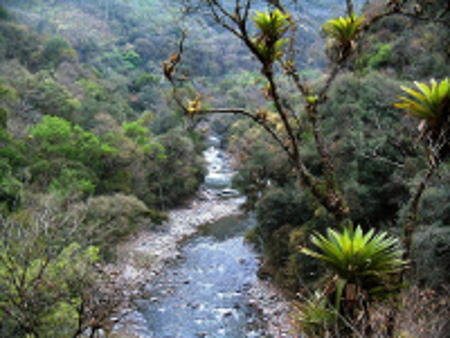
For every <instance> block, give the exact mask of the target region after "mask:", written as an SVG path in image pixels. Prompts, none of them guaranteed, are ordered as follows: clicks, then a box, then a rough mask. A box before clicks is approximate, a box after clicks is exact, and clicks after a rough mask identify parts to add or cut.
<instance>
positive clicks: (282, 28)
mask: <svg viewBox="0 0 450 338" xmlns="http://www.w3.org/2000/svg"><path fill="white" fill-rule="evenodd" d="M252 20H253V21H254V23H255V25H256V27H257V28H258V30H259V32H258V34H257V36H256V39H255V41H254V43H255V46H256V48H257V49H258V52H259V54H260V56H261V57H262V59H263V60H264V62H267V63H269V64H271V63H273V62H275V61H276V60H277V59H279V58H280V57H281V56H282V55H283V49H284V44H285V43H286V42H288V41H289V39H282V36H283V35H284V34H285V33H286V31H287V30H288V28H289V25H290V15H289V14H284V13H282V12H281V11H280V10H278V9H275V10H274V11H272V12H264V13H263V12H256V15H255V17H253V18H252Z"/></svg>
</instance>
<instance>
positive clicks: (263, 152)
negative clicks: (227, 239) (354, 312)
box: [0, 0, 450, 336]
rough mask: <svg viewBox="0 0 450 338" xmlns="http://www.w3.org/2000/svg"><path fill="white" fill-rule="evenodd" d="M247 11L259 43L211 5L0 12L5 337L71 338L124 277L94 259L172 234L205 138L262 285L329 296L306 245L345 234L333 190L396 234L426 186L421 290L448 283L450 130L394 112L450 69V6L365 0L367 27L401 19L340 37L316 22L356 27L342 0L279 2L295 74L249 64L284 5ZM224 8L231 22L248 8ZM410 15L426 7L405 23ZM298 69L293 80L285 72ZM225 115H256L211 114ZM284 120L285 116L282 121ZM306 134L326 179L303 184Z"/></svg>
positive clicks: (361, 7)
mask: <svg viewBox="0 0 450 338" xmlns="http://www.w3.org/2000/svg"><path fill="white" fill-rule="evenodd" d="M250 2H251V4H252V7H251V13H250V16H249V17H247V19H248V28H249V30H250V35H249V36H250V39H249V40H248V41H250V43H249V44H247V45H246V44H245V41H243V40H242V39H241V40H239V39H237V38H236V34H234V35H233V34H232V33H230V31H229V29H227V27H224V25H220V24H218V23H217V21H218V20H217V17H215V16H214V15H213V14H211V12H210V11H209V10H210V8H211V7H208V6H207V5H208V4H209V6H211V4H212V3H217V2H215V1H213V2H208V1H206V2H205V1H200V0H199V1H196V0H191V1H189V0H183V1H181V0H180V1H176V0H170V1H162V0H111V1H109V0H92V1H88V0H64V1H55V0H3V1H0V145H1V147H0V214H1V216H2V218H1V220H2V230H1V234H0V235H1V237H0V250H1V256H0V277H2V278H0V280H2V281H0V290H1V293H2V294H1V295H0V309H1V310H0V311H1V312H0V322H1V323H2V324H0V330H2V331H1V332H4V333H5V334H7V335H13V334H15V333H17V334H18V335H19V336H22V335H26V334H31V335H36V336H38V335H40V334H42V332H45V333H44V335H52V336H56V335H57V334H60V333H61V335H62V336H67V335H73V331H74V330H76V328H77V325H78V326H79V325H80V322H78V323H75V322H74V318H77V315H78V318H84V319H87V317H88V316H89V313H87V312H83V311H85V310H86V309H87V308H85V307H83V306H82V304H84V303H83V302H84V301H86V302H88V301H90V299H88V298H89V297H88V298H86V297H85V296H86V294H89V292H91V293H93V290H98V283H103V282H104V281H105V278H106V279H108V280H112V279H113V278H112V277H111V276H109V275H108V274H106V277H105V273H103V272H99V271H97V270H96V269H95V267H94V264H93V263H95V262H97V261H104V260H112V259H113V258H114V257H113V255H112V251H113V250H111V249H113V247H112V246H111V244H116V243H118V242H120V241H121V240H122V239H124V238H127V236H129V235H130V234H134V233H136V232H138V231H139V230H140V229H142V228H143V227H145V226H149V225H150V224H157V223H160V222H161V221H162V220H163V219H164V217H165V216H164V211H166V210H168V209H169V208H172V207H175V206H179V205H182V204H183V202H185V201H186V200H187V199H189V198H191V197H192V196H193V195H194V194H195V192H196V191H197V189H198V187H199V185H200V184H201V183H202V181H203V176H204V166H203V160H202V158H201V152H202V150H203V149H204V145H203V142H202V141H203V138H204V136H205V135H207V133H208V132H209V131H213V132H215V133H219V134H221V136H222V138H223V140H224V143H225V144H226V145H227V146H228V149H229V151H230V152H232V154H233V155H234V157H235V160H236V169H237V170H238V171H239V173H238V175H237V176H236V177H235V182H234V183H235V186H236V187H238V188H239V189H240V190H241V191H243V192H244V193H245V194H246V195H247V196H248V207H249V208H250V209H254V210H255V211H256V214H257V217H258V220H259V223H258V226H257V227H256V228H255V230H254V231H252V232H251V233H249V234H248V238H249V239H250V240H252V241H254V242H255V243H259V244H260V245H261V249H262V250H263V253H264V257H265V258H264V264H263V265H262V267H261V270H260V275H261V277H270V278H273V279H274V280H275V281H277V282H278V284H279V285H281V286H282V287H283V288H284V289H285V290H287V291H288V293H290V294H291V295H294V294H296V293H297V292H298V291H299V290H302V289H303V288H304V287H311V288H315V287H316V286H317V285H324V284H325V282H324V280H326V279H325V276H326V274H325V269H324V268H323V266H322V265H320V264H318V263H317V260H314V259H313V258H311V257H310V256H306V255H304V254H302V253H301V252H300V250H299V247H304V246H308V245H309V243H310V235H311V234H313V233H316V232H317V231H318V232H321V233H324V231H325V229H326V228H329V227H335V226H338V225H339V224H338V223H339V222H337V220H336V217H335V216H336V215H333V212H332V205H331V204H332V203H331V204H330V203H329V201H330V200H331V197H330V196H331V195H332V194H331V193H336V192H337V191H338V190H339V194H336V196H338V197H339V198H342V200H345V201H346V207H348V210H350V211H349V212H348V213H347V209H346V210H345V214H346V216H345V217H341V218H339V217H338V220H339V221H341V220H342V219H344V218H348V219H349V220H351V223H352V224H355V225H361V226H362V228H363V229H364V231H368V230H369V229H375V230H377V231H381V230H383V231H384V230H385V231H388V232H389V233H390V234H394V235H397V236H398V237H401V236H402V233H403V232H404V230H405V227H404V225H405V220H407V219H408V217H409V216H408V215H409V213H410V209H411V208H410V205H411V201H414V196H415V194H417V191H418V189H419V188H420V187H421V182H423V180H424V177H427V180H426V181H425V183H426V184H424V188H423V189H422V190H423V191H421V194H420V197H421V199H420V203H417V204H418V205H417V210H418V213H417V214H416V215H415V216H417V217H414V221H417V225H418V227H417V231H416V232H415V236H414V241H413V245H412V248H413V250H412V260H413V261H414V268H415V270H414V272H415V273H414V274H413V276H412V277H411V281H412V282H413V283H417V284H418V285H420V286H421V287H432V288H433V289H434V290H437V291H439V292H442V293H445V292H446V290H447V291H448V285H449V273H448V271H449V270H448V261H449V259H448V258H449V246H448V243H449V238H450V231H449V225H450V198H449V196H450V193H449V191H450V171H449V162H448V156H447V155H448V154H447V153H448V151H447V147H448V140H447V139H446V140H444V143H441V145H442V144H443V146H442V150H439V149H438V150H437V152H438V155H439V156H437V155H436V153H433V151H434V150H433V149H431V148H430V144H432V143H433V142H432V141H433V137H434V136H435V135H434V136H433V131H435V130H443V131H444V132H443V135H446V134H445V130H446V129H445V128H442V129H439V126H440V125H442V126H444V127H445V126H447V125H448V119H447V120H439V123H437V125H438V127H436V124H435V125H433V124H432V123H428V129H423V128H424V125H425V126H426V125H427V124H426V123H427V122H426V119H422V124H421V126H422V127H421V128H422V129H421V131H422V135H421V133H420V132H419V131H418V130H417V126H418V125H419V123H420V121H419V122H418V121H417V120H415V119H412V118H408V117H406V115H405V114H404V112H402V111H401V110H399V109H398V108H395V107H394V106H393V104H394V103H396V102H398V101H399V100H400V99H399V98H398V96H399V95H404V94H405V93H404V92H402V89H401V86H407V87H409V88H414V87H413V86H414V84H413V83H412V81H420V82H423V83H426V84H429V83H430V80H431V79H436V80H437V81H438V82H439V83H441V82H444V79H445V78H446V77H448V74H449V73H450V66H449V64H450V62H449V54H448V46H449V38H450V34H448V32H449V29H448V20H449V19H448V11H449V8H448V4H447V3H446V2H445V1H431V2H429V1H417V3H416V2H414V4H411V6H409V5H408V4H407V2H403V1H390V2H389V3H388V4H387V3H386V2H384V1H362V0H361V1H354V6H355V7H354V9H355V13H356V14H355V15H360V14H361V13H362V12H364V13H365V17H364V18H365V19H362V21H363V22H368V21H370V18H373V17H376V16H377V15H378V13H380V11H382V10H383V9H384V8H388V10H391V11H392V13H393V15H386V16H385V17H384V16H383V17H380V18H377V19H376V20H374V22H373V23H372V22H371V25H370V27H368V28H367V29H364V30H361V31H359V30H357V33H358V34H359V35H358V39H350V40H351V41H350V40H349V41H346V43H342V44H341V45H339V44H336V43H333V39H332V38H330V35H329V36H328V37H327V36H326V34H325V32H324V28H323V27H322V25H323V24H324V23H325V22H326V21H327V20H328V19H329V18H332V17H334V18H337V17H338V16H340V15H342V16H344V17H345V15H346V9H345V8H346V5H348V4H349V3H350V2H349V1H343V0H342V1H332V0H321V1H309V0H308V1H294V0H292V1H282V2H283V5H284V6H286V7H285V8H287V9H289V13H290V14H289V15H288V16H283V15H284V14H283V13H282V12H279V13H280V14H278V15H279V16H280V18H282V20H281V21H282V22H284V23H285V24H286V25H287V26H288V25H291V23H292V22H295V23H296V25H295V27H296V30H295V36H294V33H293V32H294V30H293V29H292V28H289V29H288V28H286V32H288V33H286V32H283V34H285V33H286V36H287V34H290V35H289V38H287V40H286V41H285V42H283V43H282V44H285V45H288V41H294V37H295V44H292V45H291V46H289V48H290V49H289V51H290V53H291V52H292V59H290V60H289V62H291V63H289V62H287V61H286V60H285V59H284V57H285V56H286V55H287V54H288V53H287V52H286V51H287V48H286V49H280V51H279V53H278V54H275V55H272V56H270V55H269V54H270V53H269V54H267V53H266V54H264V53H263V52H264V49H260V50H259V52H256V53H255V52H254V51H253V53H252V52H250V53H249V50H248V46H249V45H250V46H259V47H260V48H264V47H267V45H264V44H266V43H267V41H270V39H268V38H267V36H266V37H265V36H264V34H262V33H261V32H260V31H258V29H260V28H261V27H263V26H261V25H260V26H258V20H257V18H258V14H257V13H258V11H259V12H260V13H266V12H267V13H274V12H275V8H276V7H277V3H278V2H277V1H263V0H261V1H256V0H255V1H250ZM220 3H221V4H223V9H224V10H225V11H231V12H232V11H233V10H235V6H236V3H239V2H236V1H235V0H227V1H222V2H220ZM268 3H271V5H268ZM403 5H404V6H409V7H408V10H411V11H412V12H408V13H413V14H411V15H400V14H402V13H401V11H400V10H399V11H398V13H397V12H395V10H396V7H395V6H403ZM278 7H279V6H278ZM238 9H239V7H238ZM239 10H242V8H240V9H239ZM268 11H269V12H268ZM392 13H391V14H392ZM236 17H237V16H236ZM236 17H234V16H233V15H230V16H229V19H230V20H231V22H233V20H236ZM261 17H263V16H261ZM367 18H369V19H367ZM272 19H273V18H272ZM290 20H292V22H291V21H290ZM342 20H344V19H342ZM352 20H353V21H352ZM352 20H350V21H351V22H352V23H353V22H354V21H355V20H354V19H352ZM364 20H366V21H364ZM235 22H236V21H235ZM292 26H293V25H292ZM325 30H326V29H325ZM183 32H185V33H186V38H185V40H183V45H182V47H183V50H182V53H181V50H180V41H181V39H182V37H183ZM283 34H281V35H283ZM279 38H280V37H279V36H277V37H276V39H275V40H277V39H279ZM271 48H274V47H273V46H271ZM257 50H258V49H257ZM266 52H267V50H266ZM269 52H270V48H269ZM272 52H273V50H272ZM178 53H179V54H178ZM258 53H259V54H258ZM265 57H266V58H265ZM261 60H262V61H263V62H262V64H261ZM268 60H269V61H268ZM342 60H343V61H342ZM164 61H166V65H167V62H171V63H172V65H174V66H175V65H176V66H177V67H178V68H177V69H176V72H175V69H172V71H173V72H174V74H176V76H177V81H171V79H170V75H171V74H172V73H169V76H167V72H166V74H164V68H163V62H164ZM179 61H181V63H180V64H179ZM294 65H295V67H296V68H297V69H298V73H296V74H295V75H296V76H298V77H297V80H298V81H297V82H296V81H292V80H291V79H290V78H289V76H290V75H292V74H293V73H294V72H293V71H292V66H294ZM335 65H338V67H334V66H335ZM333 67H334V68H333ZM166 70H167V68H166ZM334 71H335V74H338V75H337V76H336V77H332V80H333V81H330V82H329V83H328V82H327V81H328V80H327V79H328V78H329V77H328V76H329V74H330V72H331V74H333V72H334ZM272 72H273V73H272ZM290 72H291V73H290ZM274 73H275V74H276V75H274V76H273V74H274ZM164 75H166V76H164ZM272 76H273V77H272ZM268 78H269V79H271V80H272V81H268ZM294 79H295V78H294ZM275 84H276V85H277V87H276V88H277V89H276V91H277V92H275V89H274V88H275V86H274V85H275ZM328 85H329V86H328ZM324 86H328V87H326V90H325V91H324V92H325V94H326V95H322V96H320V95H319V94H318V93H320V92H321V90H320V88H323V87H324ZM298 88H300V89H301V90H300V92H299V91H298ZM276 93H279V95H275V94H276ZM174 98H175V99H177V98H178V99H179V101H178V102H176V100H174ZM445 102H448V101H444V104H443V105H442V106H445V104H447V106H445V107H448V103H445ZM180 103H181V104H180ZM277 104H278V106H277ZM183 105H185V107H184V106H183ZM224 107H232V108H233V109H234V112H236V111H238V112H241V111H242V110H244V109H245V111H248V112H250V113H249V114H247V116H240V114H235V113H234V114H230V115H225V114H209V113H208V114H206V113H205V114H201V113H202V111H206V112H208V111H209V112H213V111H214V109H217V108H224ZM319 108H320V109H319ZM316 110H317V111H316ZM283 111H287V112H288V113H289V114H291V115H289V118H288V119H286V120H283V119H282V117H283V114H279V116H277V112H283ZM447 111H448V110H447ZM216 112H217V111H216ZM316 113H317V115H315V114H316ZM444 114H445V113H444ZM446 114H447V115H448V113H446ZM186 115H189V116H188V117H190V118H187V116H186ZM244 115H245V114H244ZM248 116H251V117H252V118H250V119H248ZM313 117H315V119H314V118H313ZM424 120H425V122H424ZM290 124H292V125H295V128H294V130H288V132H286V130H285V129H284V128H285V127H286V125H290ZM311 125H312V126H313V128H311ZM268 129H269V130H272V131H275V133H279V135H281V138H280V139H279V140H278V141H277V140H274V139H272V138H271V137H268V134H267V130H268ZM318 135H319V136H318ZM320 135H323V139H321V138H320ZM426 136H427V137H428V138H427V137H426ZM289 137H291V139H290V140H289ZM280 140H281V142H279V141H280ZM293 142H294V143H296V144H298V147H297V146H295V149H296V150H294V151H292V153H294V154H295V153H296V151H298V153H299V154H301V161H302V162H301V163H302V165H304V167H307V168H308V174H311V175H312V176H310V177H314V178H318V179H317V180H316V181H315V180H310V181H309V183H308V182H307V180H306V179H305V177H306V178H307V177H309V176H307V175H304V177H303V179H302V180H300V181H302V182H301V183H302V184H300V185H299V179H298V177H299V176H298V174H299V172H301V170H302V168H303V167H302V166H297V167H295V165H293V162H295V161H292V157H291V158H289V152H285V151H284V150H286V149H290V147H293V145H292V143H293ZM280 145H281V147H280ZM318 145H319V146H318ZM283 149H284V150H283ZM292 149H294V148H292ZM323 149H326V150H327V151H326V152H324V151H323ZM430 149H431V150H430ZM440 155H442V156H440ZM294 157H295V156H294ZM298 157H300V156H298ZM328 158H330V159H332V160H333V161H332V162H333V164H332V167H331V170H332V171H333V174H332V175H329V173H328V172H327V169H326V168H327V159H328ZM324 159H325V160H324ZM430 168H433V170H431V169H430ZM428 172H430V175H429V177H428V176H427V173H428ZM326 175H328V178H327V179H328V181H327V182H326V184H323V185H320V183H321V182H322V181H321V178H323V177H324V176H326ZM330 177H331V178H330ZM331 183H332V184H331ZM308 184H309V187H313V188H315V190H314V189H309V190H308ZM425 186H426V189H425ZM422 192H423V194H422ZM320 197H323V198H322V200H321V199H320ZM339 198H337V200H339ZM417 200H418V202H419V199H417ZM324 201H325V202H324ZM342 209H345V208H342ZM330 210H331V211H330ZM343 213H344V212H343ZM348 215H351V216H348ZM340 216H342V215H340ZM49 229H50V230H49ZM25 230H26V231H25ZM24 233H26V236H25V237H24ZM24 238H25V239H26V240H24ZM21 243H26V245H21ZM43 276H44V277H45V278H44V277H43ZM62 276H63V277H62ZM18 280H20V281H21V282H20V283H16V281H18ZM41 280H45V283H40V281H41ZM36 281H37V282H36ZM55 286H58V287H55ZM74 286H77V287H75V288H74ZM96 288H97V289H96ZM72 290H75V291H73V292H72ZM18 295H19V296H18ZM83 297H84V298H83ZM24 304H28V305H27V306H25V305H24ZM22 305H23V306H22ZM84 324H85V323H84ZM84 324H83V325H84ZM48 328H51V329H48ZM78 329H79V327H78ZM46 330H50V331H46ZM58 330H60V332H58ZM69 333H70V334H69ZM79 333H80V332H78V334H79Z"/></svg>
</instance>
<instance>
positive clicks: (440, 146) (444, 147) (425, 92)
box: [394, 78, 450, 159]
mask: <svg viewBox="0 0 450 338" xmlns="http://www.w3.org/2000/svg"><path fill="white" fill-rule="evenodd" d="M414 84H415V85H416V87H417V88H418V90H414V89H411V88H408V87H403V86H402V87H401V88H402V89H403V91H405V92H406V93H408V94H409V95H410V97H412V98H408V97H405V96H399V99H401V100H402V102H398V103H395V104H394V107H396V108H399V109H403V110H405V111H406V113H407V114H408V115H409V116H411V117H414V118H418V119H420V120H421V123H420V125H419V130H420V131H421V134H420V136H419V138H418V140H419V141H420V140H422V139H424V138H425V137H426V136H428V135H429V136H431V137H430V143H431V146H432V148H433V149H435V150H436V151H434V152H433V153H434V156H436V157H438V158H440V159H442V158H443V157H445V156H446V155H447V153H448V151H449V148H450V129H449V124H450V121H449V119H450V85H449V79H448V78H446V79H444V80H442V81H441V83H440V84H438V83H437V82H436V81H435V80H434V79H433V80H431V85H430V86H428V85H427V84H425V83H422V82H414Z"/></svg>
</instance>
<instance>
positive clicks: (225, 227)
mask: <svg viewBox="0 0 450 338" xmlns="http://www.w3.org/2000/svg"><path fill="white" fill-rule="evenodd" d="M204 157H205V159H206V161H207V163H208V169H209V174H208V176H207V177H206V179H205V185H206V186H207V187H208V189H210V191H212V194H215V195H217V196H220V195H221V193H222V192H224V191H225V192H227V195H229V192H230V191H231V192H233V190H231V189H229V187H230V182H231V177H232V174H233V173H232V170H231V169H230V166H229V161H228V160H227V156H226V154H224V153H223V152H222V151H221V150H220V149H219V148H218V140H217V139H214V138H211V140H210V147H209V148H208V150H207V151H205V153H204ZM211 189H212V190H211ZM232 198H233V197H232ZM254 225H255V219H254V218H253V217H252V216H251V215H250V216H229V217H226V218H223V219H221V220H219V221H217V222H215V223H212V224H206V225H204V226H202V227H201V229H200V231H199V233H198V234H197V235H196V236H195V237H193V238H191V239H189V240H187V241H186V242H185V243H184V244H183V248H182V250H181V253H182V258H180V259H178V260H176V261H174V262H172V263H171V264H169V265H168V266H167V268H166V269H165V271H164V273H163V274H162V275H160V276H159V279H158V280H157V281H156V283H155V284H154V286H153V287H152V289H151V294H152V298H151V299H150V300H148V301H143V302H142V303H141V311H140V312H141V317H142V319H143V320H144V321H145V328H142V330H140V332H138V333H140V334H141V335H142V336H144V337H252V336H253V337H260V336H262V335H263V330H264V324H263V323H262V322H261V320H260V318H259V316H258V313H257V310H256V309H255V308H254V307H253V306H251V304H249V301H248V297H247V296H246V291H247V290H248V288H249V287H250V285H251V284H252V283H253V282H254V281H255V280H256V278H257V277H256V271H257V269H258V256H257V254H256V253H255V252H254V251H253V250H252V247H251V246H250V245H248V244H246V243H244V239H243V236H244V234H245V231H246V230H247V229H249V228H251V227H253V226H254Z"/></svg>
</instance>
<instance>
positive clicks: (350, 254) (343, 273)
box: [301, 226, 406, 292]
mask: <svg viewBox="0 0 450 338" xmlns="http://www.w3.org/2000/svg"><path fill="white" fill-rule="evenodd" d="M311 241H312V243H313V244H314V245H315V246H316V247H317V248H318V249H319V250H320V252H316V251H313V250H310V249H307V248H302V250H301V252H302V253H304V254H306V255H309V256H312V257H315V258H317V259H320V260H322V261H324V262H325V263H326V265H328V267H330V268H331V269H332V270H333V271H334V272H335V273H336V274H337V275H338V276H339V278H340V281H339V282H338V285H341V286H342V287H341V290H339V288H338V292H342V288H343V287H344V286H345V285H347V284H351V285H355V286H356V288H358V289H359V288H361V289H362V290H364V291H368V292H370V291H372V290H375V288H377V289H379V288H380V287H382V286H383V277H385V276H388V275H390V274H394V273H398V272H400V271H401V270H403V269H404V268H405V266H406V262H405V261H404V260H402V258H401V257H402V250H400V249H399V248H398V240H397V239H396V238H393V237H390V236H388V234H387V233H386V232H382V233H379V234H375V231H374V229H371V230H370V231H369V232H367V233H366V234H363V231H362V229H361V227H360V226H358V227H357V228H356V230H353V229H352V228H351V226H348V227H345V228H344V229H343V232H342V233H340V232H337V231H335V230H333V229H330V228H329V229H327V237H324V236H322V235H320V234H315V235H312V236H311ZM349 291H350V290H349Z"/></svg>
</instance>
